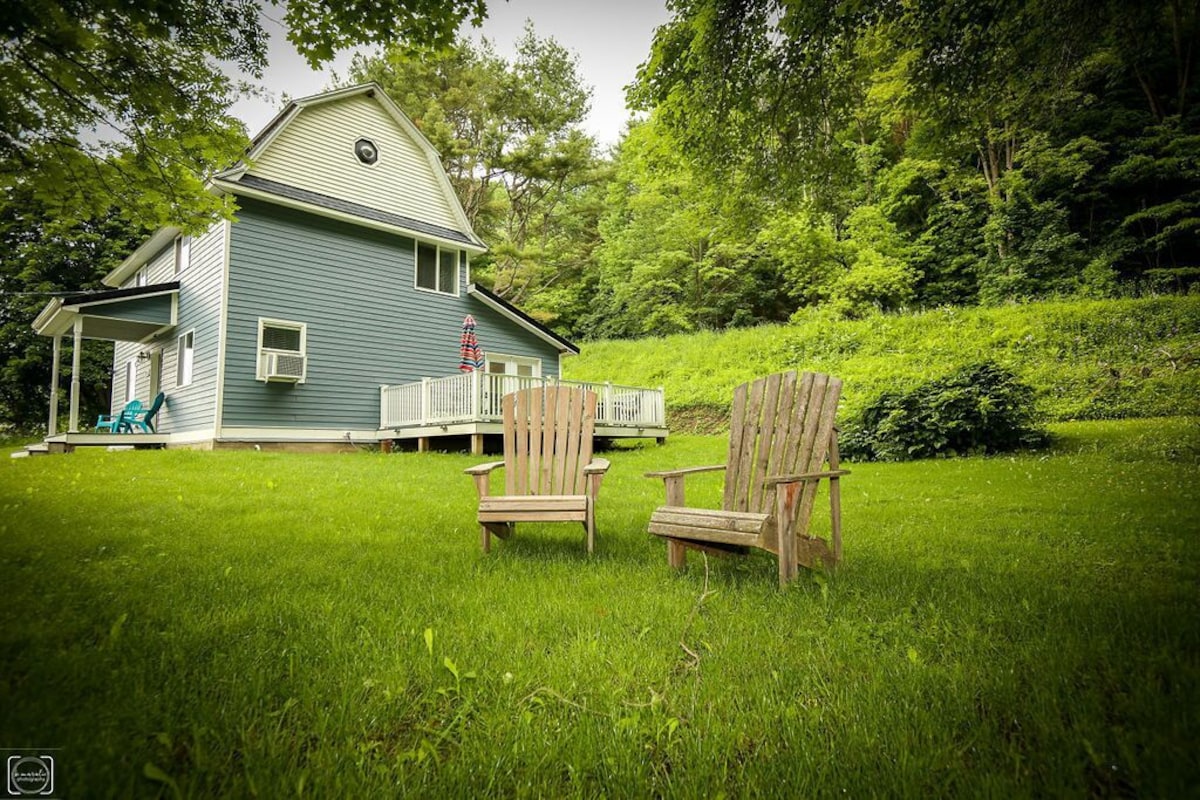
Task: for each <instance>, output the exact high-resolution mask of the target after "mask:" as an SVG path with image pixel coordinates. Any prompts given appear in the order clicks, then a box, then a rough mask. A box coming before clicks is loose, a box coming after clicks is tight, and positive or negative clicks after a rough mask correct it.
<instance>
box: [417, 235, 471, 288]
mask: <svg viewBox="0 0 1200 800" xmlns="http://www.w3.org/2000/svg"><path fill="white" fill-rule="evenodd" d="M460 258H461V251H459V250H454V249H451V248H446V247H438V246H437V245H432V244H426V243H425V242H417V288H419V289H429V290H430V291H433V292H441V293H442V294H453V295H457V294H458V265H459V259H460Z"/></svg>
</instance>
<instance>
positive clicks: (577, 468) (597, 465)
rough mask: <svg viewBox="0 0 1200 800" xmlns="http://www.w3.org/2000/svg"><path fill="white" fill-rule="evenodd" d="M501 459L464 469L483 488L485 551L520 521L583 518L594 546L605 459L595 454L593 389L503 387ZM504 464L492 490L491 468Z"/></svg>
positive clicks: (590, 546) (481, 520)
mask: <svg viewBox="0 0 1200 800" xmlns="http://www.w3.org/2000/svg"><path fill="white" fill-rule="evenodd" d="M501 403H502V408H503V419H504V460H503V461H495V462H492V463H489V464H480V465H479V466H477V467H471V468H470V469H468V470H466V473H467V474H468V475H471V476H472V477H474V478H475V488H476V490H477V491H478V492H479V515H478V520H479V524H480V526H481V528H480V534H481V536H482V540H483V551H484V552H485V553H486V552H488V551H489V550H490V549H491V542H492V539H491V537H492V535H493V534H494V535H496V536H499V537H500V538H501V539H507V538H508V537H509V536H511V535H512V533H513V531H514V530H515V525H516V523H517V522H581V523H583V527H584V530H585V531H586V532H587V550H588V553H589V554H590V553H591V552H592V550H593V549H594V547H595V542H596V496H597V495H598V494H599V493H600V481H601V480H602V479H603V478H604V473H605V471H607V470H608V461H606V460H605V459H603V458H592V436H593V432H594V429H595V418H596V393H595V392H588V391H584V390H583V389H575V388H567V387H564V386H546V387H535V388H532V389H525V390H522V391H519V392H514V393H512V394H508V395H505V396H504V398H503V400H502V401H501ZM499 467H504V468H505V469H504V478H505V494H504V495H490V494H489V493H488V476H489V475H490V474H491V472H492V470H494V469H497V468H499Z"/></svg>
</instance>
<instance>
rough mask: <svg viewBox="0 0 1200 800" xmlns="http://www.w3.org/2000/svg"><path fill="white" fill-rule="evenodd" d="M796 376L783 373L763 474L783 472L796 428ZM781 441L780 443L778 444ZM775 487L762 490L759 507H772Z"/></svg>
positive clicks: (792, 373) (779, 473) (793, 373)
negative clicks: (773, 437) (773, 440)
mask: <svg viewBox="0 0 1200 800" xmlns="http://www.w3.org/2000/svg"><path fill="white" fill-rule="evenodd" d="M797 383H798V380H797V376H796V373H795V372H785V373H783V376H782V380H781V381H780V386H779V401H778V402H777V403H776V404H775V441H776V444H775V446H773V447H769V448H767V450H768V451H769V455H768V458H767V467H766V470H765V471H764V474H765V475H782V474H784V464H786V463H787V461H786V458H787V444H788V442H790V441H791V440H792V438H791V437H792V431H793V430H794V429H796V428H798V426H799V423H797V422H795V415H794V414H793V412H794V410H795V404H796V394H797ZM780 443H782V444H780ZM774 506H775V487H773V486H772V487H770V488H767V489H765V490H764V494H763V498H762V503H761V504H760V506H759V508H774Z"/></svg>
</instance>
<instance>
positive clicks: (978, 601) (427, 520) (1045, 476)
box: [0, 419, 1200, 798]
mask: <svg viewBox="0 0 1200 800" xmlns="http://www.w3.org/2000/svg"><path fill="white" fill-rule="evenodd" d="M1198 427H1200V426H1198V421H1197V420H1196V419H1177V420H1154V421H1134V422H1122V423H1086V424H1072V425H1066V426H1060V427H1057V428H1056V429H1055V430H1056V432H1057V433H1058V434H1059V440H1058V444H1057V445H1056V448H1055V450H1054V451H1053V452H1052V453H1049V454H1034V455H1028V456H1020V457H1016V458H989V459H964V460H953V461H936V462H917V463H908V464H864V465H854V466H853V470H854V474H853V475H851V476H850V477H849V478H847V479H846V480H845V481H843V486H844V509H845V527H846V559H845V562H844V564H843V566H842V567H841V568H840V569H839V570H838V571H837V572H836V573H834V574H820V573H817V574H814V573H804V574H802V575H801V579H800V580H799V581H798V582H797V583H795V584H793V585H792V586H791V587H789V588H788V589H787V590H786V591H780V590H779V588H778V585H777V578H776V572H775V567H774V564H773V562H772V561H771V559H770V557H769V556H766V555H762V556H759V557H753V558H750V559H744V560H740V561H725V560H720V561H718V560H712V561H710V562H709V563H708V565H707V570H706V566H705V563H704V561H703V559H700V558H697V557H696V556H694V555H693V556H690V561H689V563H690V565H691V568H690V570H689V571H688V572H687V573H685V574H684V575H682V576H679V575H675V574H673V573H672V572H670V571H669V569H668V568H667V566H666V556H665V547H664V546H663V545H662V544H661V543H659V542H658V541H652V540H651V538H650V537H649V536H647V535H646V534H645V525H646V521H647V518H648V517H649V514H650V511H651V510H652V509H653V507H654V506H655V504H656V503H657V502H659V500H660V492H661V486H658V485H656V484H655V483H654V482H652V481H649V480H645V479H643V478H641V477H640V476H641V473H642V472H643V471H645V470H649V469H664V468H668V467H672V466H686V465H693V464H707V463H717V462H720V461H723V460H724V453H723V448H724V443H723V441H722V440H721V439H719V438H712V437H690V438H689V437H678V438H672V439H671V440H670V441H669V443H668V444H667V445H665V446H664V447H655V446H653V445H651V446H648V447H644V448H636V449H629V450H617V451H614V452H611V453H609V454H608V455H609V457H610V458H611V460H612V462H613V467H612V470H611V472H610V475H609V478H608V479H607V481H606V483H605V485H604V488H603V490H602V492H601V505H600V509H599V524H600V534H599V537H598V543H597V553H596V555H595V556H594V557H592V558H591V559H589V558H587V556H586V555H585V552H584V542H583V531H582V529H581V528H580V527H579V526H576V525H547V526H536V525H526V526H521V529H520V530H519V531H518V534H517V537H516V538H515V539H513V540H511V541H509V542H506V543H500V544H499V545H498V546H497V547H496V548H495V549H494V550H493V552H492V553H491V554H490V555H488V556H484V555H483V554H482V553H481V552H480V548H479V537H478V533H477V530H476V527H475V525H474V523H473V494H474V492H473V489H472V486H471V481H470V479H469V478H467V477H466V476H463V475H462V474H461V470H462V468H463V467H466V466H468V465H470V464H472V463H475V462H476V461H477V460H479V459H473V458H471V457H469V456H462V455H439V454H430V455H418V454H397V455H391V456H383V455H378V454H366V453H363V454H357V455H344V456H332V455H295V454H279V453H266V452H262V453H260V452H220V453H198V452H180V451H167V452H118V453H104V452H79V453H77V454H75V455H72V456H69V457H50V458H29V459H17V460H12V459H5V462H6V463H2V464H0V575H2V576H3V578H2V580H3V586H4V593H3V602H2V603H0V747H45V748H50V747H54V748H60V749H58V750H56V751H55V754H56V762H57V764H58V773H59V775H58V778H59V785H60V792H61V795H62V796H66V797H80V796H85V795H86V796H107V795H113V796H121V797H128V796H155V795H163V796H168V797H169V796H184V797H192V796H212V795H227V796H235V797H250V796H258V797H264V798H275V797H284V796H293V795H305V796H318V797H362V798H366V797H386V796H394V795H397V794H400V793H411V794H413V795H418V796H430V797H439V798H443V797H444V798H449V797H478V796H485V795H491V796H500V797H511V796H555V797H557V796H572V795H582V796H602V795H603V796H638V797H641V796H650V795H656V794H657V795H666V796H678V797H700V796H704V797H716V796H721V795H726V796H731V797H758V796H764V797H772V796H784V795H787V796H799V797H804V796H811V795H838V796H846V797H862V796H864V795H902V796H927V795H931V794H933V795H955V796H993V797H1010V796H1021V795H1038V796H1042V795H1059V796H1064V795H1065V796H1071V797H1079V796H1085V795H1094V796H1135V795H1136V796H1142V797H1183V796H1196V792H1197V787H1200V715H1198V714H1197V713H1196V710H1197V709H1198V708H1200V588H1198V587H1200V540H1198V533H1200V435H1198V434H1197V430H1198ZM719 480H720V479H719V477H715V476H702V477H699V478H697V479H696V482H695V483H694V484H691V485H690V486H689V497H690V498H691V499H692V500H693V502H696V503H703V504H707V505H717V502H718V494H719Z"/></svg>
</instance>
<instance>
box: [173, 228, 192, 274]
mask: <svg viewBox="0 0 1200 800" xmlns="http://www.w3.org/2000/svg"><path fill="white" fill-rule="evenodd" d="M174 256H175V271H174V273H173V274H174V275H175V277H176V278H178V277H179V276H180V275H181V274H183V271H184V270H186V269H187V268H188V267H190V266H191V265H192V237H190V236H185V235H184V234H182V233H181V234H179V235H178V236H176V237H175V242H174Z"/></svg>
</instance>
